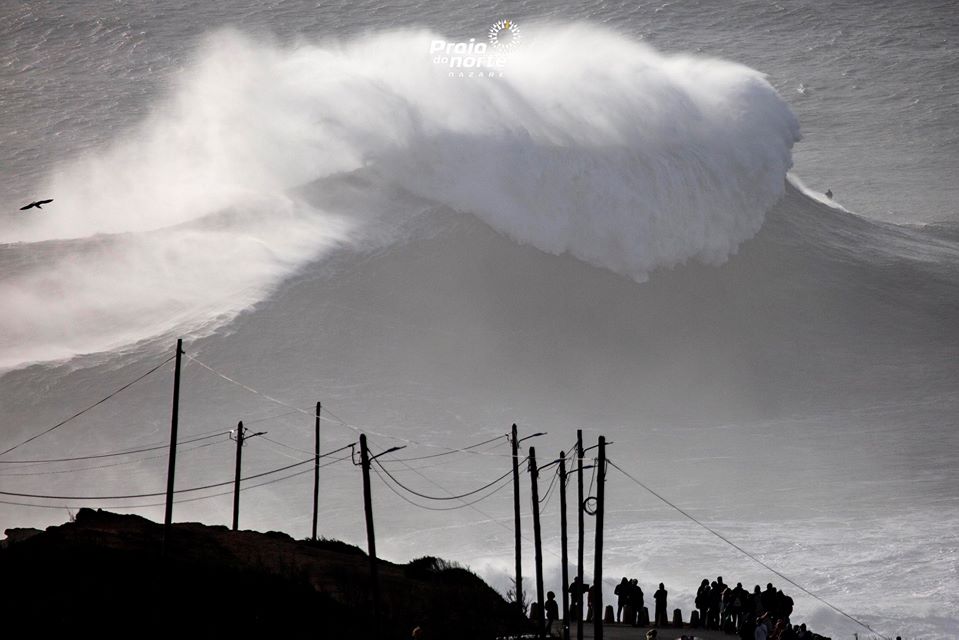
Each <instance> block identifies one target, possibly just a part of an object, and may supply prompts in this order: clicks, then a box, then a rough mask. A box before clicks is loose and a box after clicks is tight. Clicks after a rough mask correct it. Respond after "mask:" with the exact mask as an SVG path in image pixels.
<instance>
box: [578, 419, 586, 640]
mask: <svg viewBox="0 0 959 640" xmlns="http://www.w3.org/2000/svg"><path fill="white" fill-rule="evenodd" d="M576 468H577V469H576V477H577V489H578V493H577V496H578V498H579V500H578V501H577V502H576V517H577V520H578V521H579V522H578V524H579V537H578V539H577V549H576V570H577V571H578V572H579V578H580V580H581V581H583V583H584V584H585V582H586V576H584V575H583V568H584V567H583V542H584V538H585V531H584V529H583V527H584V524H585V522H584V520H585V518H584V513H583V500H584V498H583V430H582V429H577V430H576ZM576 600H577V603H576V613H577V615H576V640H583V594H582V593H580V594H578V595H577V596H576Z"/></svg>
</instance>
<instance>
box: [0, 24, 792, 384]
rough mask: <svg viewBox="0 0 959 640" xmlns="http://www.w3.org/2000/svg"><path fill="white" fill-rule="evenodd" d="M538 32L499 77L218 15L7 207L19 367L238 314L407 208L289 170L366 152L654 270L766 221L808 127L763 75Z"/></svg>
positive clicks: (427, 186)
mask: <svg viewBox="0 0 959 640" xmlns="http://www.w3.org/2000/svg"><path fill="white" fill-rule="evenodd" d="M528 32H529V36H528V38H529V39H530V41H531V46H529V47H528V48H527V49H525V50H521V51H520V52H519V53H517V54H515V55H513V56H512V57H510V59H509V60H508V61H507V64H506V67H505V69H504V77H502V78H495V79H485V80H478V79H462V78H450V77H448V68H446V67H444V66H442V65H437V64H434V63H433V61H432V60H431V57H430V43H431V42H432V41H435V40H437V39H439V36H437V35H436V34H431V33H428V32H423V31H406V32H391V33H385V34H379V35H372V36H367V37H364V38H361V39H358V40H354V41H351V42H347V43H343V44H327V45H324V46H313V45H302V46H296V47H292V48H277V47H273V46H270V45H267V44H263V43H260V42H256V41H254V40H251V39H250V38H247V37H245V36H243V35H240V34H238V33H236V32H231V31H225V32H220V33H218V34H216V35H215V36H212V37H210V38H209V39H208V41H207V42H206V44H205V46H204V47H202V49H201V50H200V52H199V53H198V55H197V59H196V61H195V62H194V63H193V64H192V65H191V66H190V67H189V68H187V69H186V70H185V71H184V72H183V73H182V74H181V76H180V77H179V78H178V79H177V80H176V82H175V84H174V87H173V89H172V91H171V94H170V95H169V97H168V98H167V99H165V100H164V101H163V102H162V103H161V104H159V105H157V106H156V107H155V109H154V111H153V113H152V115H151V116H150V118H148V119H147V121H146V122H144V123H143V124H142V125H141V126H139V127H138V128H137V129H136V130H135V131H133V132H132V133H130V134H129V135H127V136H126V137H125V138H124V139H123V140H121V141H118V142H116V143H115V144H114V145H112V146H111V147H110V148H108V149H106V150H104V151H101V152H96V153H93V154H91V155H88V156H86V157H83V158H81V159H78V160H75V161H73V162H71V163H67V164H65V165H62V166H60V167H58V168H57V169H56V170H55V171H54V173H53V175H52V176H51V178H50V180H49V184H48V186H47V187H46V188H45V192H49V193H53V194H56V203H55V204H56V206H55V207H50V208H48V210H46V211H44V213H43V214H42V215H37V216H29V217H28V216H23V217H21V218H19V219H17V220H16V221H15V222H14V223H11V224H7V225H6V226H4V227H2V228H0V241H2V242H4V243H7V246H5V247H3V254H0V260H3V262H4V264H5V266H7V267H8V269H6V270H5V277H4V279H3V281H2V282H0V295H3V296H4V298H5V299H9V300H14V301H16V304H15V305H13V313H12V314H8V315H6V316H5V317H4V319H3V320H0V330H2V331H0V333H2V334H3V335H4V336H6V338H5V339H4V340H3V343H2V344H0V366H7V367H9V366H14V365H17V364H19V363H23V362H29V361H37V360H48V359H58V358H63V357H68V356H70V355H73V354H75V353H84V352H91V351H97V350H103V349H108V348H114V347H117V346H120V345H121V344H123V343H129V342H133V341H135V340H136V339H140V338H147V337H150V336H153V335H158V334H161V333H163V332H164V331H169V330H172V329H173V328H175V327H176V328H179V329H180V330H181V331H182V330H195V329H197V328H198V327H201V326H207V327H209V326H211V325H215V324H217V323H219V322H222V321H225V320H227V319H229V318H231V317H233V316H234V315H235V314H236V313H237V312H238V311H240V310H242V309H244V308H247V307H248V306H249V305H251V304H254V303H255V302H257V301H258V300H260V299H262V297H263V296H264V295H266V293H268V292H269V291H271V290H272V288H273V287H275V285H276V284H277V283H278V282H279V281H280V280H282V279H283V278H284V277H286V276H288V275H289V274H290V273H291V272H292V271H294V270H296V269H297V268H299V267H300V266H302V265H303V264H305V263H306V262H308V261H310V260H313V259H315V258H317V257H318V256H319V255H321V254H322V253H323V252H324V251H325V250H327V249H329V248H330V247H333V246H337V245H338V244H341V243H344V242H350V241H354V242H355V241H356V240H357V237H356V235H357V232H358V227H359V226H361V224H360V223H361V222H362V221H364V219H366V217H368V214H370V213H372V214H373V215H375V216H379V217H384V216H385V217H389V216H390V215H398V214H397V213H396V212H394V211H392V210H391V209H390V207H389V206H386V207H383V208H382V210H373V211H370V210H367V211H364V212H358V211H356V207H353V208H352V210H344V208H343V207H340V208H339V209H337V208H331V207H329V206H323V207H320V206H317V201H316V199H314V200H313V201H312V202H311V201H308V200H307V199H305V198H303V197H302V194H299V195H298V194H296V193H295V192H291V191H290V190H291V189H293V188H294V187H298V186H300V185H304V184H306V183H309V182H312V181H315V180H320V179H326V180H335V179H336V178H338V177H340V178H344V179H345V178H346V177H347V176H348V175H349V174H351V173H356V172H361V173H362V174H363V175H365V176H367V177H368V178H369V179H371V180H375V181H376V182H377V183H378V184H380V185H384V186H385V185H396V186H399V187H401V188H403V189H405V190H406V191H408V192H409V193H411V194H414V195H416V196H420V197H422V198H424V199H426V200H428V201H430V202H431V203H433V204H435V205H442V206H448V207H451V208H453V209H456V210H460V211H465V212H470V213H473V214H475V215H477V216H479V217H480V218H481V219H482V220H484V221H485V222H487V223H488V224H490V225H491V226H492V227H493V228H495V229H497V230H499V231H500V232H502V233H505V234H507V235H509V236H510V237H511V238H513V239H514V240H516V241H518V242H521V243H528V244H531V245H533V246H534V247H537V248H538V249H541V250H543V251H547V252H550V253H555V254H561V253H569V254H571V255H573V256H575V257H577V258H580V259H582V260H584V261H586V262H588V263H590V264H593V265H596V266H600V267H604V268H608V269H611V270H613V271H615V272H617V273H621V274H625V275H628V276H630V277H632V278H634V279H636V280H643V279H645V278H646V277H647V274H648V273H649V272H650V271H651V270H653V269H656V268H660V267H669V266H673V265H676V264H680V263H683V262H685V261H687V260H691V259H694V260H699V261H702V262H705V263H708V264H719V263H721V262H722V261H723V260H725V259H726V258H727V257H728V256H729V255H730V254H732V253H734V252H735V251H736V249H737V247H738V246H739V244H740V243H741V242H743V241H744V240H746V239H748V238H750V237H752V236H753V235H754V234H755V233H756V232H757V231H758V229H759V228H760V226H761V225H762V220H763V216H764V214H765V212H766V211H767V210H768V209H769V207H770V206H772V204H774V203H775V202H776V201H777V200H778V199H779V198H780V197H781V196H782V194H783V184H784V176H785V174H786V172H787V171H788V169H789V168H790V166H791V153H790V151H791V148H792V145H793V143H794V142H795V141H796V140H797V139H798V136H799V134H798V123H797V120H796V118H795V117H794V115H793V114H792V112H791V111H790V109H789V107H788V106H787V105H786V103H785V102H784V101H783V100H782V99H781V98H780V97H779V96H778V95H777V93H776V92H775V91H774V90H773V88H772V87H771V86H770V85H769V84H768V83H767V82H766V80H765V79H764V78H763V76H762V74H760V73H758V72H756V71H753V70H751V69H748V68H746V67H743V66H741V65H737V64H733V63H729V62H724V61H720V60H712V59H704V58H695V57H690V56H664V55H662V54H659V53H657V52H656V51H654V50H652V49H651V48H649V47H647V46H645V45H642V44H639V43H636V42H634V41H631V40H628V39H626V38H624V37H622V36H619V35H616V34H614V33H612V32H610V31H606V30H602V29H599V28H597V27H592V26H585V25H574V26H556V25H544V26H541V27H538V28H537V27H535V26H534V27H528ZM330 188H333V186H332V185H331V186H330ZM327 204H328V203H327ZM371 207H372V208H374V209H375V206H374V205H371ZM105 236H109V237H105ZM66 240H70V241H69V242H66ZM11 243H27V244H21V245H19V246H10V245H11ZM41 243H52V244H41ZM28 253H29V255H30V256H37V255H43V256H44V258H43V261H42V263H37V262H36V261H33V260H30V259H29V258H28V257H27V254H28ZM225 264H228V265H230V267H229V268H227V269H224V265H225ZM104 273H110V274H111V278H110V280H109V284H105V281H104V277H103V274H104ZM211 300H217V301H219V302H218V303H211Z"/></svg>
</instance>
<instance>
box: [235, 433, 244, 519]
mask: <svg viewBox="0 0 959 640" xmlns="http://www.w3.org/2000/svg"><path fill="white" fill-rule="evenodd" d="M242 466H243V421H242V420H240V422H239V423H237V425H236V469H235V471H234V475H233V530H234V531H236V530H237V529H238V528H239V525H240V468H241V467H242Z"/></svg>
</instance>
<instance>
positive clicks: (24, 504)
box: [0, 456, 350, 509]
mask: <svg viewBox="0 0 959 640" xmlns="http://www.w3.org/2000/svg"><path fill="white" fill-rule="evenodd" d="M349 459H350V456H344V457H342V458H336V459H334V460H330V461H329V462H325V463H323V464H321V465H320V468H321V469H322V468H323V467H328V466H329V465H332V464H336V463H337V462H343V461H344V460H349ZM312 471H313V469H304V470H303V471H297V472H295V473H291V474H289V475H286V476H282V477H280V478H273V479H272V480H266V481H264V482H260V483H257V484H252V485H247V486H245V487H240V491H241V492H243V491H247V490H249V489H256V488H257V487H265V486H266V485H269V484H275V483H277V482H282V481H284V480H289V479H290V478H295V477H297V476H302V475H304V474H307V473H312ZM232 494H233V490H232V489H231V490H229V491H221V492H219V493H211V494H210V495H208V496H198V497H196V498H181V499H179V500H174V502H175V503H176V504H180V503H183V502H196V501H198V500H208V499H210V498H217V497H219V496H226V495H232ZM0 504H9V505H15V506H20V507H36V508H38V509H75V508H76V507H75V506H72V505H64V504H36V503H32V502H16V501H12V500H0ZM164 505H166V502H150V503H146V504H125V505H119V504H118V505H107V506H106V507H102V508H106V509H140V508H147V507H162V506H164Z"/></svg>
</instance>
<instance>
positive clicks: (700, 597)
mask: <svg viewBox="0 0 959 640" xmlns="http://www.w3.org/2000/svg"><path fill="white" fill-rule="evenodd" d="M696 608H697V609H699V624H701V625H703V628H704V629H705V628H706V627H707V622H706V613H707V612H708V611H709V580H707V579H706V578H703V581H702V582H700V583H699V589H697V590H696Z"/></svg>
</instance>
